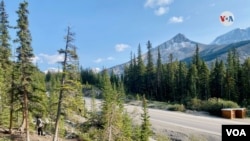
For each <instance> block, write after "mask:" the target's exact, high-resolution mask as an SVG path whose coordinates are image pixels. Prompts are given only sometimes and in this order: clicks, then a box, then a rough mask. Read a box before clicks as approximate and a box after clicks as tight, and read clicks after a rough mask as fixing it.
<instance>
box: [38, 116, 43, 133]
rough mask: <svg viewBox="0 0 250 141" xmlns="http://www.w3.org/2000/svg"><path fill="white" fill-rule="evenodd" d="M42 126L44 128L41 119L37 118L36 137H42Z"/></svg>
mask: <svg viewBox="0 0 250 141" xmlns="http://www.w3.org/2000/svg"><path fill="white" fill-rule="evenodd" d="M43 126H44V122H43V121H42V119H41V117H37V121H36V127H37V133H38V136H43Z"/></svg>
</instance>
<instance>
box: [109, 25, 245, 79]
mask: <svg viewBox="0 0 250 141" xmlns="http://www.w3.org/2000/svg"><path fill="white" fill-rule="evenodd" d="M248 30H249V40H248V38H242V40H239V39H238V38H232V39H231V38H225V37H227V36H228V37H234V35H233V34H232V33H235V34H236V35H235V36H241V35H238V34H239V33H242V34H244V36H245V34H246V31H247V32H248ZM239 31H241V32H239ZM227 33H228V34H222V35H220V36H218V37H216V38H215V40H214V41H216V39H217V41H219V40H220V42H221V43H219V42H218V43H217V44H212V43H211V44H203V43H199V42H195V41H192V40H190V39H189V38H187V37H186V36H185V35H184V34H182V33H178V34H176V35H175V36H173V37H172V38H171V39H169V40H168V41H165V42H163V43H161V44H159V45H158V46H155V47H154V48H152V49H151V54H152V57H153V63H154V64H156V62H157V58H158V49H159V50H160V53H161V60H162V63H163V64H165V63H168V62H169V55H170V54H172V55H173V57H174V60H178V61H184V62H189V61H190V60H191V59H192V56H193V54H194V52H195V49H196V46H197V45H198V47H199V51H200V56H201V58H204V59H206V60H205V61H206V62H207V63H209V62H212V61H214V60H215V59H216V58H218V59H223V60H224V59H225V58H226V54H227V52H228V50H230V49H232V48H237V50H238V49H239V54H240V57H241V58H240V60H243V59H246V58H247V57H249V56H250V27H249V28H246V29H234V30H232V31H229V32H227ZM242 36H243V35H242ZM224 39H225V40H224ZM229 39H231V40H229ZM248 50H249V51H248ZM142 59H143V61H144V63H145V64H146V63H147V52H146V53H144V54H142ZM129 63H130V61H128V62H126V63H123V64H120V65H116V66H113V67H111V68H109V69H108V71H109V72H112V71H113V72H114V73H115V74H123V71H124V69H125V66H128V65H129Z"/></svg>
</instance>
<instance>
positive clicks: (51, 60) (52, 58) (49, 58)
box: [38, 53, 64, 65]
mask: <svg viewBox="0 0 250 141" xmlns="http://www.w3.org/2000/svg"><path fill="white" fill-rule="evenodd" d="M38 56H39V57H40V58H41V60H44V61H43V62H47V63H48V64H50V65H52V64H56V63H58V62H61V61H63V59H64V57H63V55H60V54H54V55H49V54H44V53H41V54H39V55H38Z"/></svg>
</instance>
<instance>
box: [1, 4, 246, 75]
mask: <svg viewBox="0 0 250 141" xmlns="http://www.w3.org/2000/svg"><path fill="white" fill-rule="evenodd" d="M26 1H28V3H29V6H28V9H29V11H30V14H29V24H30V31H31V36H32V47H33V50H34V54H35V55H36V58H35V60H36V62H37V64H38V66H39V68H40V69H41V70H42V71H45V70H47V69H49V68H58V67H59V68H60V65H59V64H58V63H57V61H59V60H61V59H62V56H59V55H58V53H57V50H58V49H60V48H64V46H65V41H64V38H63V37H64V36H65V34H66V29H67V26H71V27H72V31H73V32H75V33H76V36H75V39H76V41H75V45H76V46H77V47H78V55H79V57H80V65H82V67H83V68H99V69H102V68H109V67H112V66H114V65H117V64H121V63H124V62H127V61H129V59H130V53H131V52H133V53H135V54H137V48H138V44H139V43H140V44H141V47H142V52H143V53H145V52H146V42H147V41H148V40H150V41H151V43H152V45H153V47H155V46H157V45H159V44H161V43H163V42H165V41H167V40H169V39H171V38H172V37H173V36H175V35H176V34H178V33H183V34H184V35H185V36H186V37H187V38H189V39H191V40H193V41H197V42H201V43H210V42H212V40H214V38H215V37H217V36H218V35H221V34H224V33H226V32H228V31H230V30H232V29H235V28H246V27H250V16H249V15H250V14H249V13H250V8H249V6H250V1H249V0H26ZM20 2H22V0H5V5H6V11H7V13H8V15H9V22H10V24H11V25H16V20H17V15H16V11H17V9H18V6H19V3H20ZM223 11H230V12H232V13H233V14H234V18H235V20H234V23H233V25H231V26H223V25H222V24H221V23H220V21H219V16H220V14H221V13H222V12H223ZM15 32H16V31H13V30H11V31H10V33H11V38H12V39H15V38H16V33H15ZM16 46H17V45H15V44H13V48H15V47H16Z"/></svg>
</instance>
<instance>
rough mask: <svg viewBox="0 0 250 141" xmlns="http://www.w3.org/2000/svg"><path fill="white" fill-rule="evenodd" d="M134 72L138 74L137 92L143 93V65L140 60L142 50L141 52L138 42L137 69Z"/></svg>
mask: <svg viewBox="0 0 250 141" xmlns="http://www.w3.org/2000/svg"><path fill="white" fill-rule="evenodd" d="M136 74H137V75H138V80H137V83H136V85H137V89H138V91H137V93H144V91H145V80H144V78H145V77H144V76H145V65H144V62H143V60H142V52H141V45H140V44H139V46H138V56H137V71H136Z"/></svg>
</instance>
